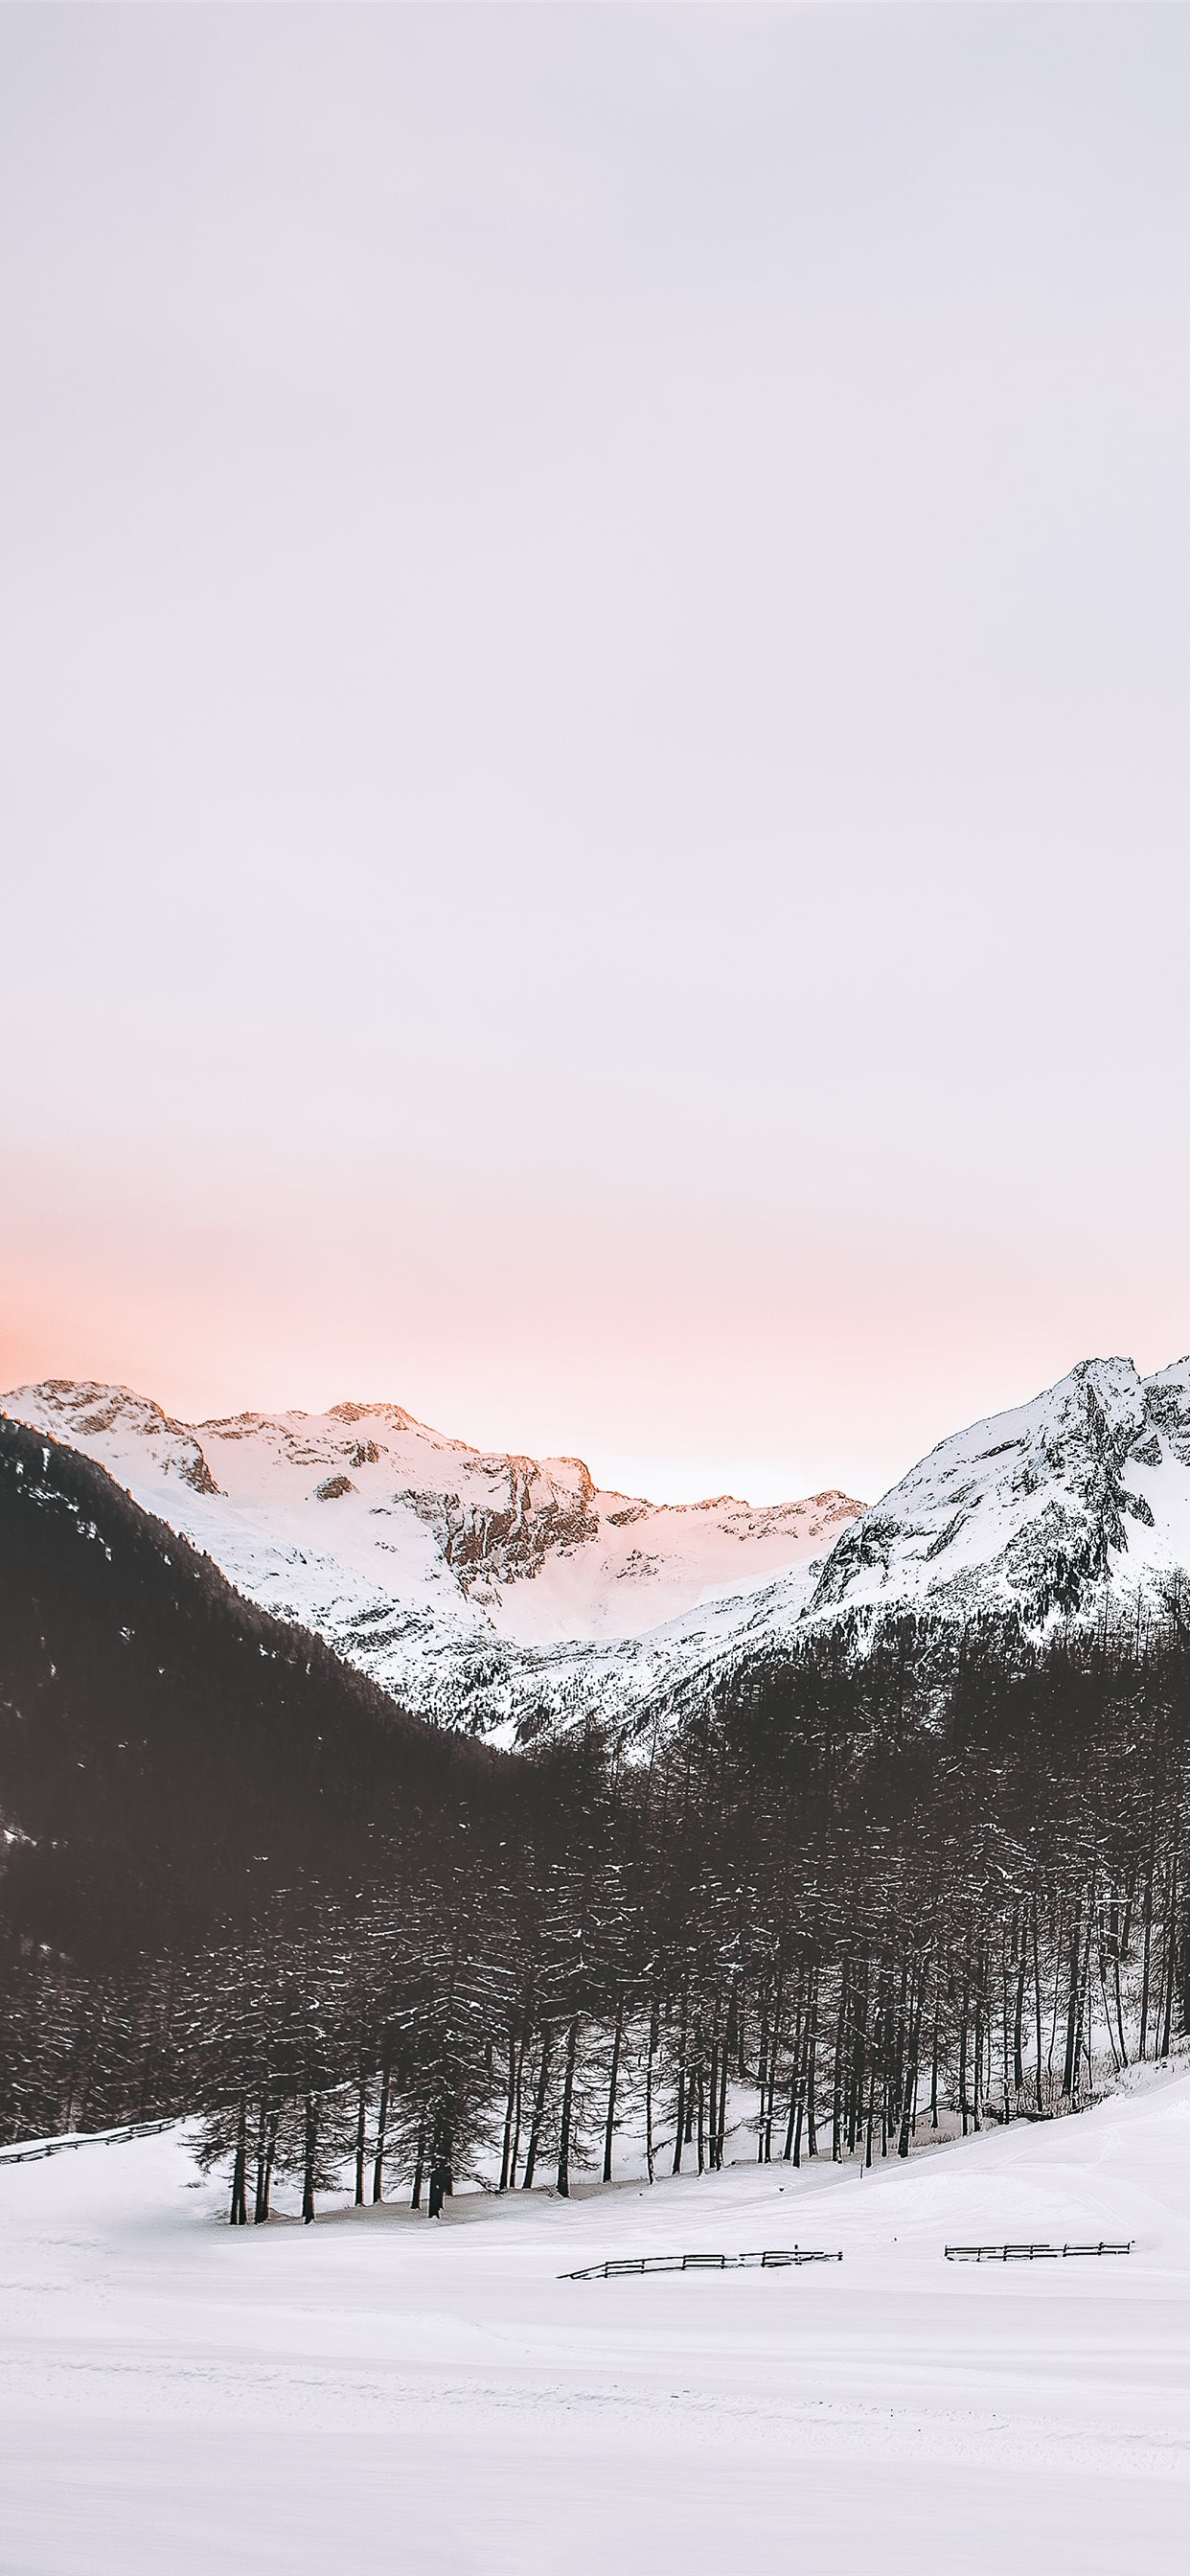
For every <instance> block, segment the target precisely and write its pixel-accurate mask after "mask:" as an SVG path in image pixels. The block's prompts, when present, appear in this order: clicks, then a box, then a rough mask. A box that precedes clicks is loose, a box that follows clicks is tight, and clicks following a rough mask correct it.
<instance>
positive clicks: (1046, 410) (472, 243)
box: [0, 5, 1190, 1500]
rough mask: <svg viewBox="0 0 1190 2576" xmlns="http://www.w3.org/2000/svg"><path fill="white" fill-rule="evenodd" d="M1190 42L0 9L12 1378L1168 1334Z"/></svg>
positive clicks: (846, 1457)
mask: <svg viewBox="0 0 1190 2576" xmlns="http://www.w3.org/2000/svg"><path fill="white" fill-rule="evenodd" d="M1188 130H1190V13H1187V12H1186V11H1184V10H1178V9H1166V8H1153V9H1150V8H1148V7H1147V6H1145V5H1129V6H1119V7H1114V8H1113V7H1103V8H1082V7H1078V6H1074V7H1069V8H1061V9H1047V8H1032V7H1025V8H1016V7H1014V6H1011V5H1008V6H1001V5H992V6H989V7H986V8H983V7H980V6H964V7H963V8H961V9H950V8H945V7H925V8H917V7H905V8H901V7H897V6H895V5H894V6H881V7H877V8H874V9H868V8H865V7H862V6H860V7H835V6H825V7H822V8H809V9H801V8H781V7H772V8H764V9H755V10H754V9H752V8H751V7H749V6H735V5H733V6H729V7H723V8H718V7H714V6H710V7H700V8H686V7H663V8H652V7H634V6H625V7H605V6H601V5H597V6H593V7H582V6H575V7H565V8H553V7H539V8H527V9H522V8H519V7H502V6H499V5H493V6H480V7H475V8H467V7H460V8H454V7H451V6H449V5H446V6H442V5H434V6H432V7H429V8H419V7H402V8H397V7H390V8H364V9H356V8H354V7H352V6H337V5H336V6H326V7H314V8H295V9H291V8H289V7H286V6H284V5H282V6H276V7H265V8H259V9H257V8H254V7H236V8H229V9H224V8H214V7H210V8H208V7H205V6H199V7H194V8H190V7H185V6H182V7H173V8H168V9H142V8H134V9H124V8H122V7H118V6H117V7H105V8H102V9H92V8H90V7H84V8H80V9H73V8H58V7H54V6H46V7H8V8H6V9H5V10H4V11H3V13H2V14H0V252H2V258H0V367H2V375H3V382H2V407H0V546H2V549H3V563H4V568H5V569H4V576H3V583H2V592H3V604H2V606H0V621H2V637H0V645H2V657H3V658H2V661H0V688H2V703H3V709H4V720H3V724H2V726H0V852H2V856H0V867H2V869H3V880H4V882H3V888H2V897H3V900H2V904H0V968H2V982H0V1085H2V1089H0V1098H2V1100H3V1103H4V1111H5V1114H4V1116H3V1118H2V1119H0V1385H8V1384H15V1383H18V1382H22V1381H25V1380H27V1379H30V1378H34V1377H41V1376H58V1377H82V1376H86V1377H96V1378H102V1379H109V1378H111V1379H116V1380H119V1381H123V1382H125V1383H128V1384H130V1385H133V1386H135V1387H137V1388H139V1389H140V1390H141V1391H142V1392H144V1393H147V1394H151V1395H154V1396H156V1397H157V1398H158V1400H159V1401H161V1402H162V1403H163V1404H165V1405H166V1406H167V1408H168V1409H170V1410H172V1411H173V1412H175V1413H179V1414H181V1415H184V1416H186V1417H191V1418H193V1417H199V1416H201V1415H203V1414H211V1413H225V1412H228V1411H231V1410H238V1409H240V1408H242V1407H256V1408H259V1409H271V1408H274V1407H277V1406H282V1405H297V1406H304V1407H320V1406H322V1405H325V1404H329V1403H334V1402H337V1401H340V1400H342V1399H343V1398H346V1397H357V1398H361V1399H363V1398H373V1397H383V1398H387V1399H389V1400H391V1401H393V1402H397V1403H401V1404H404V1405H406V1406H408V1407H409V1408H410V1410H412V1411H413V1412H415V1413H417V1414H419V1415H420V1416H421V1417H422V1418H423V1419H426V1420H429V1421H431V1422H433V1423H435V1424H436V1425H438V1426H439V1427H441V1428H442V1429H444V1430H446V1431H449V1432H452V1433H456V1434H460V1435H462V1436H464V1437H466V1438H468V1439H471V1440H473V1441H476V1442H477V1443H479V1444H481V1445H485V1446H492V1447H499V1448H513V1449H517V1450H521V1451H528V1452H536V1453H551V1452H553V1453H556V1452H563V1453H567V1454H569V1453H575V1452H577V1453H580V1454H582V1455H583V1456H585V1457H586V1458H588V1459H589V1460H590V1462H591V1464H592V1466H593V1467H594V1469H595V1471H596V1474H597V1476H598V1477H599V1478H600V1479H601V1480H602V1481H606V1482H608V1483H613V1484H618V1485H621V1486H623V1487H624V1488H626V1489H627V1490H630V1491H644V1492H649V1493H652V1494H654V1495H657V1496H659V1497H662V1498H673V1499H690V1498H693V1497H694V1496H697V1495H700V1494H706V1493H717V1492H720V1491H735V1492H737V1493H744V1494H746V1495H749V1496H751V1497H752V1498H754V1499H757V1500H763V1499H775V1498H779V1497H784V1496H791V1495H797V1494H802V1493H805V1492H809V1491H815V1490H819V1489H821V1488H822V1487H825V1486H834V1485H838V1486H842V1487H844V1488H845V1489H847V1490H848V1491H850V1492H852V1493H854V1494H856V1495H858V1496H860V1497H862V1498H865V1499H868V1498H871V1497H872V1496H874V1495H876V1494H878V1493H879V1492H881V1491H883V1490H884V1488H885V1487H887V1486H888V1485H889V1484H890V1483H891V1482H892V1481H893V1480H894V1478H896V1477H897V1476H898V1475H899V1474H900V1473H901V1472H902V1471H903V1470H904V1469H905V1468H906V1467H907V1466H908V1465H909V1464H910V1463H911V1462H912V1461H913V1460H914V1459H915V1458H917V1457H918V1456H919V1455H920V1454H921V1453H922V1452H923V1451H925V1450H926V1449H928V1448H929V1447H931V1446H932V1445H933V1443H934V1442H935V1441H936V1440H938V1439H940V1438H941V1437H943V1436H944V1435H945V1434H946V1433H947V1432H949V1431H950V1430H952V1429H954V1428H956V1427H958V1426H959V1425H960V1424H962V1423H965V1422H968V1421H970V1420H972V1419H974V1418H977V1417H979V1416H981V1415H983V1414H985V1413H988V1412H991V1411H993V1410H995V1409H996V1408H997V1407H1000V1406H1003V1405H1006V1404H1009V1403H1012V1402H1015V1401H1019V1400H1021V1399H1023V1398H1024V1397H1026V1396H1028V1395H1029V1394H1031V1393H1032V1392H1034V1391H1035V1390H1036V1389H1037V1388H1039V1387H1041V1386H1043V1385H1045V1384H1047V1383H1048V1382H1050V1381H1051V1380H1052V1379H1053V1378H1055V1377H1056V1376H1058V1375H1060V1374H1061V1373H1062V1372H1063V1371H1064V1370H1065V1369H1067V1368H1069V1367H1070V1366H1071V1365H1072V1364H1073V1363H1074V1361H1075V1360H1077V1359H1078V1358H1080V1357H1084V1356H1087V1355H1090V1354H1092V1353H1111V1352H1115V1351H1123V1352H1125V1353H1128V1354H1130V1355H1132V1356H1134V1357H1135V1358H1136V1360H1137V1362H1138V1364H1139V1365H1140V1366H1142V1367H1145V1368H1153V1367H1155V1366H1158V1365H1161V1364H1163V1363H1164V1362H1166V1361H1168V1360H1170V1359H1172V1358H1174V1357H1177V1356H1179V1355H1180V1354H1182V1353H1183V1352H1184V1351H1186V1349H1187V1348H1188V1347H1190V1259H1188V1255H1190V1194H1188V1191H1187V1108H1188V1097H1187V1094H1188V1082H1187V1071H1188V1052H1190V1037H1188V1026H1190V1015H1188V1011H1187V977H1188V972H1190V968H1188V962H1187V961H1188V958H1190V946H1188V941H1187V931H1188V928H1190V924H1188V921H1187V911H1188V895H1187V857H1188V852H1190V724H1188V722H1187V710H1188V708H1190V610H1188V606H1187V603H1188V601H1190V329H1188V320H1190V311H1188V307H1190V155H1188V154H1187V152H1186V148H1185V138H1186V134H1187V131H1188Z"/></svg>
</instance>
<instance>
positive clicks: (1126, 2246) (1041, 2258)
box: [945, 2236, 1136, 2263]
mask: <svg viewBox="0 0 1190 2576" xmlns="http://www.w3.org/2000/svg"><path fill="white" fill-rule="evenodd" d="M1135 2242H1136V2239H1135V2237H1133V2236H1130V2237H1129V2238H1128V2239H1127V2242H1126V2243H1124V2242H1117V2243H1115V2244H1109V2243H1108V2241H1107V2238H1106V2237H1102V2236H1101V2237H1100V2240H1099V2243H1098V2245H948V2246H947V2247H946V2248H945V2253H946V2260H947V2262H948V2263H1062V2262H1066V2261H1068V2260H1069V2258H1070V2256H1071V2255H1072V2254H1131V2252H1132V2248H1133V2246H1134V2244H1135Z"/></svg>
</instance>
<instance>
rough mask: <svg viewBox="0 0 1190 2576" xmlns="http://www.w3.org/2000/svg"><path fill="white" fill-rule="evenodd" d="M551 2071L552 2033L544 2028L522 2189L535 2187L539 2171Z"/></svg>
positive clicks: (527, 2189)
mask: <svg viewBox="0 0 1190 2576" xmlns="http://www.w3.org/2000/svg"><path fill="white" fill-rule="evenodd" d="M549 2073H550V2033H549V2031H548V2030H543V2031H542V2034H541V2066H540V2069H539V2072H538V2077H537V2095H536V2099H535V2101H534V2104H533V2117H532V2120H531V2121H530V2123H529V2152H528V2154H527V2156H526V2157H525V2178H524V2181H523V2183H522V2184H521V2189H522V2191H532V2189H533V2176H534V2174H535V2173H536V2171H537V2145H538V2140H539V2139H540V2136H541V2124H542V2121H543V2119H544V2118H545V2093H546V2086H547V2084H548V2082H549Z"/></svg>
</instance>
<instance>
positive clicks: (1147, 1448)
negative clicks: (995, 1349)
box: [809, 1359, 1190, 1624]
mask: <svg viewBox="0 0 1190 2576" xmlns="http://www.w3.org/2000/svg"><path fill="white" fill-rule="evenodd" d="M1187 1576H1190V1360H1179V1361H1176V1362H1175V1363H1174V1364H1173V1365H1172V1366H1171V1367H1169V1368H1165V1369H1160V1370H1158V1371H1157V1372H1156V1374H1155V1375H1154V1376H1152V1377H1148V1378H1141V1377H1139V1376H1138V1374H1137V1371H1136V1369H1135V1367H1134V1366H1133V1363H1132V1361H1131V1360H1126V1359H1106V1360H1082V1361H1080V1363H1079V1365H1078V1367H1077V1368H1074V1369H1072V1370H1071V1371H1070V1374H1069V1376H1068V1377H1064V1378H1060V1379H1059V1381H1058V1383H1057V1385H1056V1386H1052V1387H1049V1388H1047V1389H1046V1391H1045V1393H1044V1394H1042V1395H1038V1396H1035V1397H1034V1398H1033V1401H1032V1402H1031V1403H1029V1404H1023V1405H1019V1406H1017V1407H1016V1408H1015V1409H1014V1410H1013V1411H1012V1412H1009V1413H1000V1414H995V1415H993V1416H992V1417H991V1419H990V1420H988V1421H984V1422H977V1423H975V1424H973V1425H972V1427H971V1428H970V1430H967V1431H960V1432H956V1433H954V1434H953V1436H952V1437H951V1438H950V1439H949V1440H943V1441H941V1442H940V1443H939V1446H938V1447H937V1448H936V1449H932V1450H931V1451H930V1454H929V1456H928V1457H927V1458H923V1459H922V1460H921V1462H920V1464H919V1465H918V1466H916V1467H914V1468H912V1469H911V1470H910V1472H909V1474H908V1475H907V1476H904V1477H903V1478H902V1479H901V1482H900V1483H899V1484H897V1485H894V1486H893V1487H892V1489H891V1491H890V1492H889V1493H887V1494H885V1495H884V1496H882V1498H881V1500H880V1501H879V1502H877V1503H874V1504H873V1505H872V1507H871V1509H870V1510H869V1511H867V1512H865V1513H864V1514H863V1515H862V1517H861V1518H860V1519H859V1520H857V1521H856V1522H854V1523H853V1525H852V1526H851V1527H850V1528H849V1529H848V1530H846V1531H845V1532H844V1533H843V1534H842V1536H841V1537H840V1539H839V1540H838V1542H837V1543H836V1545H835V1547H834V1548H833V1549H832V1551H831V1554H830V1556H829V1557H828V1559H827V1562H826V1564H825V1566H824V1567H823V1569H822V1572H821V1574H820V1576H819V1579H818V1582H817V1585H816V1588H815V1591H814V1593H813V1596H812V1600H811V1602H810V1604H809V1614H810V1615H817V1614H827V1615H833V1614H835V1613H836V1612H838V1611H839V1610H840V1609H847V1610H851V1609H862V1608H881V1609H891V1608H895V1607H897V1606H899V1605H903V1604H911V1605H913V1606H915V1607H919V1608H929V1609H932V1610H938V1611H942V1612H943V1613H953V1614H965V1613H968V1612H970V1611H972V1610H993V1611H1009V1610H1015V1611H1017V1612H1019V1613H1020V1614H1021V1616H1022V1617H1024V1618H1025V1619H1026V1620H1028V1621H1029V1622H1031V1623H1034V1624H1040V1623H1043V1622H1045V1621H1047V1620H1048V1619H1050V1618H1051V1617H1052V1616H1054V1615H1058V1616H1062V1615H1072V1616H1086V1615H1089V1614H1091V1613H1093V1612H1095V1611H1097V1610H1098V1609H1099V1608H1100V1607H1101V1606H1102V1604H1103V1601H1104V1597H1105V1591H1106V1595H1107V1597H1108V1598H1109V1599H1112V1600H1115V1601H1117V1602H1118V1603H1120V1604H1121V1605H1122V1604H1123V1603H1124V1602H1126V1601H1127V1602H1135V1601H1137V1600H1138V1599H1139V1600H1140V1601H1141V1602H1143V1603H1145V1604H1147V1605H1149V1606H1152V1607H1157V1606H1159V1605H1160V1603H1161V1601H1162V1600H1163V1598H1165V1597H1166V1596H1167V1594H1168V1589H1169V1587H1170V1585H1171V1584H1172V1583H1175V1582H1177V1581H1178V1580H1179V1578H1186V1577H1187Z"/></svg>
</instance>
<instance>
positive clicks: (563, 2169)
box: [558, 2013, 578, 2200]
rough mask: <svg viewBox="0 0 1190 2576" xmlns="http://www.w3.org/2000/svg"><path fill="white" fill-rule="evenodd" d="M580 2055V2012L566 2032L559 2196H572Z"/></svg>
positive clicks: (565, 2197) (559, 2156)
mask: <svg viewBox="0 0 1190 2576" xmlns="http://www.w3.org/2000/svg"><path fill="white" fill-rule="evenodd" d="M577 2056H578V2014H577V2013H575V2014H574V2016H573V2019H572V2020H571V2024H570V2028H569V2030H568V2031H567V2033H566V2071H565V2073H564V2075H563V2078H562V2118H561V2124H560V2127H559V2130H558V2198H559V2200H569V2198H570V2123H571V2114H572V2111H573V2107H574V2068H575V2060H576V2058H577Z"/></svg>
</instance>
